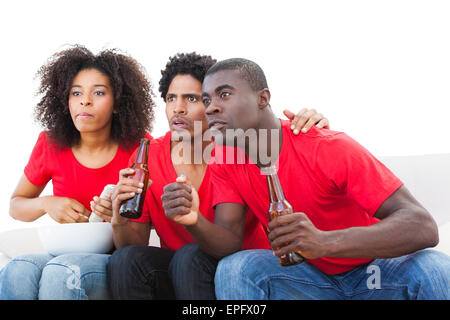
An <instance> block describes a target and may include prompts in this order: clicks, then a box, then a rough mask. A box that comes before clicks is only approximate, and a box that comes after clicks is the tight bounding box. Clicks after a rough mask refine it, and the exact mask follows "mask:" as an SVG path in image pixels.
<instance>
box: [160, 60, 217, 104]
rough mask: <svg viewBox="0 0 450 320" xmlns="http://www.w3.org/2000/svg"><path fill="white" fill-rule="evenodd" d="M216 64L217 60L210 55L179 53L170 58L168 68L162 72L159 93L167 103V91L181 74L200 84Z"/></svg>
mask: <svg viewBox="0 0 450 320" xmlns="http://www.w3.org/2000/svg"><path fill="white" fill-rule="evenodd" d="M215 63H216V60H215V59H213V58H211V56H208V55H199V54H197V53H196V52H191V53H177V54H176V55H175V56H173V57H170V58H169V61H168V62H167V64H166V68H165V69H164V70H161V75H162V77H161V80H160V81H159V92H160V93H161V97H162V98H163V100H164V101H166V96H167V91H168V90H169V86H170V84H171V83H172V80H173V78H175V76H177V75H179V74H188V75H190V76H192V77H194V78H195V79H197V80H198V81H200V83H202V82H203V79H204V78H205V74H206V71H208V69H209V68H210V67H211V66H212V65H214V64H215Z"/></svg>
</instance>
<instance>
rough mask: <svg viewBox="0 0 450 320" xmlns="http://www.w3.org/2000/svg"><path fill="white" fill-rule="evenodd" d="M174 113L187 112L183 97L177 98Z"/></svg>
mask: <svg viewBox="0 0 450 320" xmlns="http://www.w3.org/2000/svg"><path fill="white" fill-rule="evenodd" d="M173 113H174V114H186V106H185V103H184V101H183V99H177V102H176V104H175V108H173Z"/></svg>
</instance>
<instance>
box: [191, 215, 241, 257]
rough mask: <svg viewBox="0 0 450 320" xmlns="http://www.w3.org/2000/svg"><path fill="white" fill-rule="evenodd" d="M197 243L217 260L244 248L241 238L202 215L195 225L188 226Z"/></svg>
mask: <svg viewBox="0 0 450 320" xmlns="http://www.w3.org/2000/svg"><path fill="white" fill-rule="evenodd" d="M186 229H187V230H188V231H189V232H190V233H191V235H192V237H193V238H194V239H195V241H196V243H197V244H198V246H199V247H200V249H202V250H203V251H204V252H206V253H207V254H209V255H210V256H212V257H215V258H217V259H220V258H223V257H225V256H227V255H230V254H232V253H234V252H236V251H238V250H240V249H241V247H242V240H241V239H240V237H239V236H238V235H236V234H234V233H233V232H231V231H230V230H228V229H226V228H224V227H222V226H221V225H219V224H214V223H211V222H210V221H208V220H207V219H206V218H204V217H203V216H202V215H201V214H200V215H199V219H198V221H197V223H196V224H195V225H192V226H187V227H186Z"/></svg>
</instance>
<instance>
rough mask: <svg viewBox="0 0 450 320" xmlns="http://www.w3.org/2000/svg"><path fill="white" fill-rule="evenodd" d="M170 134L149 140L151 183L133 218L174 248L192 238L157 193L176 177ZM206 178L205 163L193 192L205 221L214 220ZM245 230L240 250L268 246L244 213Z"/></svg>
mask: <svg viewBox="0 0 450 320" xmlns="http://www.w3.org/2000/svg"><path fill="white" fill-rule="evenodd" d="M171 137H172V135H171V132H170V131H169V132H167V133H166V135H165V136H163V137H160V138H157V139H154V140H152V141H151V142H150V147H149V153H148V170H149V179H150V180H152V185H151V186H150V187H149V188H148V190H147V193H146V195H145V201H144V207H143V210H142V216H141V217H140V218H139V219H135V220H134V221H136V222H142V223H151V224H152V225H153V227H154V228H155V230H156V232H157V233H158V236H159V238H160V243H161V248H167V249H171V250H178V249H179V248H180V247H181V246H183V245H185V244H188V243H192V242H194V238H193V237H192V236H191V234H190V233H189V232H188V231H187V230H186V229H185V227H184V226H182V225H180V224H178V223H176V222H174V221H172V220H171V219H169V218H167V217H166V215H165V211H164V208H163V207H162V200H161V196H162V195H163V193H164V186H166V185H167V184H169V183H173V182H175V180H176V179H177V174H176V172H175V168H174V167H173V164H172V159H171V153H170V142H171ZM136 153H137V150H136V151H135V153H134V154H133V155H132V156H131V158H130V163H129V165H131V164H132V163H133V161H134V158H135V156H136ZM210 178H211V170H210V167H209V165H208V166H207V168H206V172H205V175H204V177H203V180H202V184H201V185H200V188H199V190H197V192H198V196H199V199H200V213H201V214H202V215H203V216H204V217H205V218H206V219H208V220H209V221H211V222H214V213H215V211H214V209H213V206H212V198H213V194H212V192H213V189H212V185H211V180H210ZM245 232H246V235H245V237H244V242H243V248H244V249H256V248H266V249H268V248H270V245H269V241H268V239H267V235H266V233H265V231H264V229H263V227H262V225H261V224H260V222H259V221H258V219H257V218H256V217H255V216H254V215H250V214H249V215H248V217H247V220H246V226H245Z"/></svg>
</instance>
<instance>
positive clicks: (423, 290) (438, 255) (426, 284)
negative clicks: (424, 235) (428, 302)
mask: <svg viewBox="0 0 450 320" xmlns="http://www.w3.org/2000/svg"><path fill="white" fill-rule="evenodd" d="M409 262H410V263H409V264H408V271H409V272H408V274H409V276H408V278H409V279H410V283H409V285H410V286H411V288H410V290H417V292H418V294H419V296H418V298H419V299H446V300H447V299H450V291H449V288H450V283H449V281H450V280H449V279H450V268H449V266H450V257H449V256H447V255H446V254H445V253H442V252H439V251H436V250H430V249H428V250H421V251H418V252H416V253H414V254H412V255H411V260H410V261H409Z"/></svg>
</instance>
